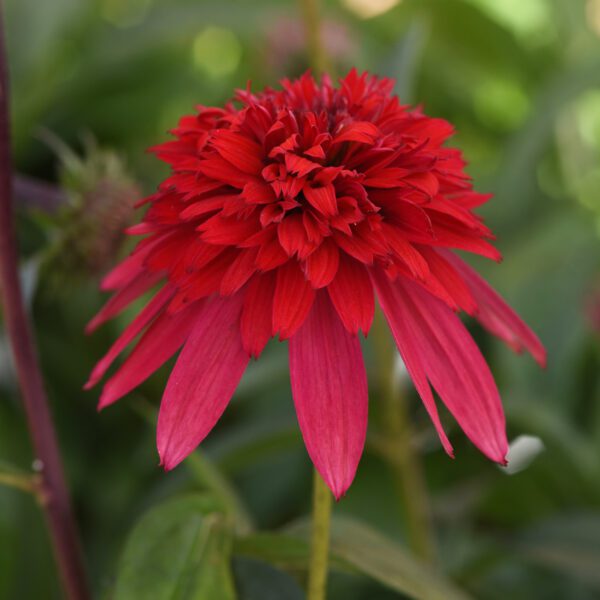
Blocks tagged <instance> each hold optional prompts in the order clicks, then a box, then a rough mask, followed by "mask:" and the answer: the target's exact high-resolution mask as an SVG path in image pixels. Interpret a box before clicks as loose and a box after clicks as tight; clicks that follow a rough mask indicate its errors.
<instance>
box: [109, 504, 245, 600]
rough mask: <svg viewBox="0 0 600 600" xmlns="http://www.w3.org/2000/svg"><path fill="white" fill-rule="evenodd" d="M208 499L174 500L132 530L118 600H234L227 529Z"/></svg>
mask: <svg viewBox="0 0 600 600" xmlns="http://www.w3.org/2000/svg"><path fill="white" fill-rule="evenodd" d="M217 509H218V505H216V504H215V502H214V501H213V500H212V498H211V497H210V496H187V497H183V498H176V499H174V500H170V501H168V502H165V503H164V504H161V505H160V506H157V507H155V508H153V509H152V510H150V512H148V513H147V514H146V515H145V516H144V517H142V519H141V520H140V521H139V523H138V524H137V525H136V526H135V528H134V529H133V531H132V533H131V535H130V537H129V540H128V541H127V545H126V547H125V551H124V554H123V556H122V558H121V561H120V567H119V573H118V578H117V585H116V592H115V599H116V600H144V599H148V600H167V599H168V600H216V599H217V598H218V599H219V600H234V599H235V598H236V594H235V591H234V584H233V578H232V574H231V571H230V564H229V559H230V549H231V535H232V532H231V524H230V523H229V522H228V520H227V519H226V517H225V516H224V515H223V514H221V513H219V512H217Z"/></svg>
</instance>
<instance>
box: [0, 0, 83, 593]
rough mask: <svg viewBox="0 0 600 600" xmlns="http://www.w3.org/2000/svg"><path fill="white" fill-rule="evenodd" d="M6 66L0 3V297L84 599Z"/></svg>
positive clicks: (60, 552)
mask: <svg viewBox="0 0 600 600" xmlns="http://www.w3.org/2000/svg"><path fill="white" fill-rule="evenodd" d="M8 93H9V91H8V68H7V63H6V50H5V44H4V24H3V19H2V13H1V5H0V293H1V295H2V303H3V306H4V321H5V325H6V328H7V331H8V334H9V337H10V340H11V346H12V350H13V354H14V359H15V365H16V369H17V375H18V378H19V381H20V386H21V393H22V396H23V403H24V405H25V412H26V416H27V422H28V427H29V432H30V435H31V439H32V442H33V446H34V451H35V455H36V457H37V458H38V460H39V461H40V464H41V470H40V473H39V477H40V484H39V485H40V494H39V497H40V500H41V506H42V508H43V510H44V513H45V516H46V521H47V523H48V526H49V529H50V537H51V539H52V543H53V547H54V554H55V556H56V561H57V563H58V567H59V572H60V575H61V577H62V581H63V585H64V588H65V591H66V593H67V597H68V598H70V599H71V600H86V599H87V598H89V597H90V596H89V593H88V589H87V583H86V577H85V572H84V568H83V562H82V558H81V552H80V546H79V540H78V537H77V530H76V527H75V521H74V519H73V515H72V511H71V503H70V499H69V494H68V491H67V486H66V482H65V477H64V474H63V468H62V464H61V460H60V455H59V451H58V444H57V441H56V434H55V431H54V427H53V424H52V420H51V417H50V410H49V408H48V401H47V397H46V392H45V390H44V384H43V380H42V375H41V371H40V368H39V365H38V361H37V356H36V352H35V347H34V342H33V336H32V333H31V329H30V325H29V321H28V318H27V315H26V313H25V308H24V305H23V297H22V293H21V284H20V281H19V276H18V270H17V265H18V252H17V241H16V235H15V231H14V228H13V221H12V202H11V200H12V198H11V196H12V167H11V152H10V124H9V99H8Z"/></svg>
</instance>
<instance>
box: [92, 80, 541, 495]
mask: <svg viewBox="0 0 600 600" xmlns="http://www.w3.org/2000/svg"><path fill="white" fill-rule="evenodd" d="M392 86H393V84H392V82H391V81H390V80H388V79H378V78H376V77H373V76H369V75H368V74H363V75H358V74H357V72H356V71H351V72H350V73H349V74H348V75H347V76H346V78H345V79H343V80H341V82H340V86H339V87H337V88H336V87H334V86H333V85H332V83H331V81H330V80H329V79H328V78H327V77H324V78H323V79H322V81H321V83H320V84H319V83H317V82H315V80H314V79H313V78H312V77H311V76H310V75H304V76H303V77H301V78H300V79H298V80H295V81H289V80H284V81H283V82H282V89H280V90H273V89H269V88H267V89H266V90H265V91H263V92H262V93H259V94H254V93H252V92H251V91H250V90H249V89H248V90H244V91H238V92H237V94H236V96H235V99H234V101H233V102H232V103H231V104H229V105H227V106H226V107H225V108H223V109H221V108H207V107H203V106H200V107H198V108H197V112H196V114H194V115H191V116H186V117H183V118H182V119H181V120H180V122H179V125H178V127H177V128H176V129H174V130H173V131H172V133H173V135H174V136H175V140H173V141H169V142H167V143H164V144H161V145H160V146H157V147H155V148H154V149H153V150H154V152H155V153H156V155H157V156H158V157H159V158H160V159H161V160H163V161H165V162H167V163H168V164H169V165H171V169H172V172H171V175H170V176H169V177H168V178H167V179H166V180H165V181H164V182H163V183H162V184H161V185H160V187H159V189H158V191H157V193H155V194H154V195H152V196H150V197H149V198H146V199H145V200H143V201H142V202H141V203H140V204H141V205H146V206H147V211H146V213H145V216H144V218H143V220H142V222H141V223H140V224H139V225H136V226H134V227H132V228H131V229H130V230H129V233H131V234H135V235H140V236H143V239H142V240H141V241H140V242H139V243H138V244H137V247H136V248H135V250H134V251H133V253H132V254H131V255H130V256H129V257H127V258H126V259H125V260H124V261H123V262H122V263H121V264H120V265H119V266H117V267H116V268H115V269H114V270H113V271H112V272H111V273H109V274H108V275H107V276H106V277H105V278H104V280H103V282H102V289H104V290H111V291H113V292H114V295H113V296H112V298H111V299H110V300H109V301H108V302H107V304H106V305H105V306H104V307H103V308H102V310H101V311H100V312H99V313H98V315H97V316H96V317H95V318H94V319H93V320H92V321H91V323H90V324H89V330H93V329H95V328H96V327H98V326H99V325H100V324H101V323H104V322H105V321H106V320H108V319H110V318H112V317H114V316H115V315H117V314H118V313H120V312H121V311H122V310H123V309H124V308H125V307H126V306H128V305H129V304H130V303H131V302H132V301H134V300H135V299H136V298H138V297H140V296H141V295H143V294H145V293H146V292H148V291H149V290H155V292H154V295H153V296H152V298H151V300H150V301H149V302H148V303H147V304H146V306H145V307H144V308H143V309H142V310H141V311H140V313H139V314H138V315H137V317H136V318H135V319H134V320H133V321H132V322H131V323H130V325H129V326H128V327H127V328H126V329H125V331H124V332H123V334H122V335H121V337H120V338H119V339H118V340H117V341H116V342H115V344H114V345H113V346H112V348H111V349H110V350H109V352H108V353H107V354H106V356H105V357H104V358H103V359H102V360H101V361H100V362H99V363H98V364H97V366H96V367H95V369H94V371H93V373H92V375H91V377H90V380H89V381H88V383H87V385H86V387H91V386H93V385H94V384H96V383H97V382H98V381H99V380H100V379H101V378H102V377H103V376H104V374H105V373H106V371H107V369H108V368H109V366H110V365H111V363H112V362H113V361H114V359H115V358H116V357H117V356H118V355H119V354H120V353H121V352H123V351H124V350H125V349H126V348H127V346H129V344H130V343H132V342H133V341H134V340H136V338H138V337H139V339H138V341H137V343H136V345H135V346H134V348H133V350H132V351H131V352H130V354H129V355H128V356H127V358H126V360H125V361H124V363H123V364H122V365H121V367H120V368H119V369H118V371H116V373H115V374H114V375H113V376H112V377H111V378H110V379H109V380H108V381H107V382H106V383H105V385H104V388H103V391H102V395H101V398H100V407H105V406H108V405H109V404H112V403H113V402H115V401H116V400H118V399H119V398H121V397H122V396H124V395H125V394H127V393H128V392H129V391H130V390H132V389H133V388H135V387H136V386H137V385H139V384H140V383H142V381H144V380H145V379H146V378H147V377H148V376H149V375H151V374H152V373H153V372H154V371H155V370H156V369H158V368H159V367H160V366H161V365H162V364H163V363H164V362H165V361H166V360H168V359H169V358H170V357H171V356H173V355H174V354H175V353H176V352H177V351H178V350H180V349H181V352H180V354H179V357H178V358H177V362H176V364H175V367H174V368H173V371H172V373H171V375H170V378H169V381H168V384H167V387H166V389H165V392H164V396H163V399H162V403H161V407H160V413H159V417H158V431H157V443H158V452H159V455H160V459H161V463H162V464H163V465H164V467H165V468H166V469H172V468H173V467H175V466H176V465H177V464H178V463H179V462H181V461H182V460H183V459H184V458H185V457H186V456H187V455H188V454H190V452H192V451H193V450H194V449H195V448H196V447H197V446H198V444H199V443H200V442H201V441H202V440H203V439H204V438H205V436H206V435H207V434H208V432H209V431H210V430H211V429H212V427H213V426H214V425H215V423H216V422H217V420H218V419H219V417H220V416H221V414H222V413H223V411H224V410H225V408H226V406H227V404H228V402H229V400H230V398H231V396H232V395H233V393H234V391H235V389H236V386H237V385H238V382H239V381H240V379H241V377H242V375H243V373H244V370H245V369H246V366H247V364H248V361H249V360H250V358H251V357H254V358H258V357H259V356H260V354H261V352H262V350H263V349H264V347H265V345H266V343H267V342H268V340H269V339H270V338H271V337H273V336H278V337H279V339H280V340H288V343H289V346H288V348H289V364H290V376H291V386H292V394H293V398H294V403H295V406H296V413H297V415H298V422H299V425H300V429H301V431H302V435H303V437H304V442H305V444H306V448H307V450H308V453H309V455H310V457H311V459H312V461H313V463H314V465H315V467H316V468H317V470H318V471H319V473H320V474H321V475H322V477H323V479H324V480H325V481H326V483H327V484H328V486H329V487H330V488H331V490H332V492H333V493H334V495H335V496H336V497H337V498H339V497H340V496H342V495H343V494H344V493H345V492H346V490H347V489H348V487H349V486H350V484H351V482H352V480H353V478H354V475H355V472H356V468H357V465H358V462H359V460H360V457H361V454H362V451H363V447H364V443H365V435H366V431H367V406H368V391H367V377H366V373H365V367H364V364H363V358H362V353H361V348H360V341H359V331H362V332H363V334H364V335H367V334H368V332H369V328H370V327H371V323H372V320H373V313H374V310H375V297H377V299H378V301H379V304H380V306H381V309H382V310H383V313H384V314H385V317H386V319H387V322H388V324H389V327H390V329H391V331H392V334H393V336H394V339H395V341H396V344H397V346H398V350H399V352H400V355H401V356H402V359H403V360H404V363H405V365H406V368H407V370H408V373H409V374H410V376H411V378H412V381H413V382H414V385H415V387H416V389H417V391H418V392H419V394H420V396H421V399H422V400H423V403H424V405H425V408H426V410H427V412H428V413H429V416H430V417H431V420H432V421H433V424H434V426H435V427H436V429H437V432H438V434H439V437H440V440H441V442H442V445H443V446H444V449H445V450H446V452H447V453H448V454H450V455H452V452H453V451H452V446H451V444H450V442H449V440H448V438H447V437H446V434H445V433H444V430H443V428H442V425H441V423H440V419H439V416H438V411H437V408H436V402H435V399H434V397H433V393H432V389H431V388H432V387H433V389H435V391H436V392H437V394H438V395H439V397H440V399H441V401H442V402H443V403H444V404H445V405H446V407H447V408H448V410H449V411H450V413H451V414H452V415H453V416H454V418H455V419H456V420H457V421H458V423H459V425H460V426H461V427H462V429H463V430H464V432H465V433H466V434H467V436H468V437H469V438H470V439H471V441H472V442H473V443H474V444H475V445H476V446H477V447H478V448H479V449H480V450H481V452H483V453H484V454H485V455H486V456H488V457H489V458H490V459H492V460H494V461H496V462H499V463H502V464H504V463H505V457H506V452H507V441H506V433H505V419H504V413H503V410H502V405H501V402H500V397H499V394H498V390H497V388H496V385H495V383H494V380H493V378H492V375H491V373H490V370H489V368H488V366H487V364H486V362H485V360H484V358H483V356H482V355H481V352H480V351H479V349H478V348H477V346H476V345H475V343H474V341H473V340H472V338H471V336H470V335H469V333H468V331H467V329H466V328H465V326H464V325H463V324H462V322H461V320H460V318H459V317H458V314H457V313H458V312H459V311H464V312H465V313H467V314H469V315H472V316H473V317H475V318H476V319H477V320H478V321H479V322H480V323H481V324H482V325H483V326H484V327H486V328H487V329H488V330H490V331H491V332H492V333H494V334H495V335H497V336H498V337H500V338H501V339H503V340H504V341H505V342H507V343H508V344H509V345H510V346H511V347H512V348H513V349H514V350H516V351H521V350H522V349H527V350H528V351H529V352H530V353H531V354H532V355H533V356H534V358H535V359H536V360H537V361H538V362H539V363H541V364H543V363H544V361H545V352H544V349H543V347H542V345H541V344H540V342H539V340H538V338H537V337H536V336H535V335H534V334H533V333H532V332H531V330H530V329H529V328H528V327H527V326H526V325H525V324H524V323H523V321H521V319H520V318H519V317H518V316H517V315H516V314H515V313H514V312H513V310H512V309H511V308H510V307H509V306H508V305H507V304H506V303H505V302H504V301H503V300H502V298H501V297H500V296H498V294H496V292H495V291H494V290H493V289H492V288H491V287H490V286H489V285H488V284H487V283H486V282H485V281H484V280H483V279H481V277H479V275H477V273H476V272H475V271H474V270H473V269H472V268H471V267H469V266H468V265H467V264H466V263H465V262H464V261H463V260H462V259H461V258H459V257H458V256H456V255H455V254H454V253H453V252H452V250H453V249H458V250H463V251H466V252H472V253H474V254H479V255H482V256H485V257H488V258H491V259H493V260H499V259H500V254H499V252H498V251H497V250H496V249H495V248H494V247H493V246H492V245H491V244H490V240H492V239H493V235H492V233H491V232H490V230H489V229H488V228H487V227H486V226H485V225H484V224H483V222H482V220H481V218H480V217H478V216H477V215H475V214H474V213H473V209H474V208H476V207H477V206H479V205H481V204H483V203H484V202H486V201H487V200H488V199H489V198H490V196H489V195H485V194H479V193H477V192H474V191H473V189H472V185H471V181H470V179H469V177H468V176H467V175H466V174H465V172H464V167H465V161H464V160H463V158H462V156H461V153H460V152H459V151H458V150H456V149H453V148H448V147H446V146H445V145H444V143H445V142H446V140H447V139H448V138H449V137H450V136H451V135H452V133H453V129H452V126H451V125H449V124H448V123H447V122H446V121H444V120H442V119H432V118H429V117H427V116H425V115H423V114H422V112H421V111H420V110H418V109H409V108H408V107H406V106H403V105H401V104H400V103H399V101H398V98H397V97H396V96H393V95H392Z"/></svg>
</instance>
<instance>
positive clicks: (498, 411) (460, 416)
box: [373, 273, 508, 464]
mask: <svg viewBox="0 0 600 600" xmlns="http://www.w3.org/2000/svg"><path fill="white" fill-rule="evenodd" d="M373 279H374V281H375V284H376V287H377V295H378V297H379V299H380V302H381V305H382V308H383V310H384V313H385V315H386V318H387V320H388V323H389V324H390V328H391V329H392V332H393V334H394V337H395V338H396V343H397V344H398V347H399V349H400V351H401V352H404V354H407V352H406V348H407V345H406V344H407V343H408V344H412V349H413V352H412V355H413V358H414V359H416V360H413V363H414V362H418V358H420V369H419V368H418V367H417V375H418V376H419V375H421V376H422V373H423V372H424V373H425V374H426V376H427V379H429V381H430V382H431V384H432V385H433V387H434V388H435V390H436V391H437V392H438V394H439V395H440V398H441V399H442V401H443V402H444V404H445V405H446V406H447V407H448V410H449V411H450V412H451V413H452V415H453V416H454V418H455V419H456V420H457V421H458V423H459V425H460V426H461V427H462V429H463V430H464V432H465V433H466V434H467V436H468V437H469V439H470V440H471V441H472V442H473V443H474V444H475V445H476V446H477V447H478V448H479V449H480V450H481V452H483V454H485V455H486V456H487V457H489V458H490V459H492V460H494V461H496V462H499V463H501V464H505V462H506V452H507V450H508V442H507V440H506V430H505V418H504V412H503V409H502V404H501V402H500V396H499V394H498V390H497V388H496V384H495V383H494V379H493V377H492V374H491V373H490V370H489V368H488V366H487V364H486V362H485V360H484V358H483V356H482V355H481V352H480V351H479V349H478V348H477V346H476V344H475V342H474V341H473V339H472V338H471V336H470V335H469V333H468V331H467V330H466V328H465V327H464V325H463V324H462V323H461V321H460V319H459V318H458V317H457V316H456V315H455V314H454V313H453V312H452V311H451V310H450V309H449V308H448V307H447V306H446V305H445V304H444V303H443V302H442V301H440V300H438V299H437V298H435V297H434V296H432V295H431V294H430V293H428V292H427V291H425V290H423V289H421V287H420V286H418V285H417V284H415V283H413V282H411V281H409V280H408V279H406V278H404V277H399V278H398V279H397V280H396V281H395V282H394V283H390V282H389V281H387V280H386V276H385V274H383V273H374V274H373ZM403 321H404V323H403ZM406 336H409V338H410V339H409V340H408V342H407V341H406V339H403V338H405V337H406ZM408 354H411V353H410V351H409V353H408ZM407 367H408V365H407ZM421 379H422V377H421ZM415 386H416V387H417V388H418V389H419V391H420V392H422V390H423V382H422V381H418V383H417V382H415ZM424 402H425V404H426V406H427V404H428V403H429V402H430V400H429V399H425V398H424ZM438 431H439V429H438Z"/></svg>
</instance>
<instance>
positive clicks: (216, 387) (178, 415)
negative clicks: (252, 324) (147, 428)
mask: <svg viewBox="0 0 600 600" xmlns="http://www.w3.org/2000/svg"><path fill="white" fill-rule="evenodd" d="M242 302H243V295H242V294H236V295H234V296H230V297H215V298H213V299H212V300H209V301H208V303H207V304H206V305H205V307H204V309H203V310H202V312H201V314H200V315H199V317H198V320H197V321H196V323H195V325H194V329H193V331H192V332H191V334H190V336H189V338H188V340H187V342H186V344H185V347H184V348H183V350H182V352H181V354H180V356H179V358H178V360H177V363H176V364H175V367H174V369H173V372H172V373H171V377H170V378H169V382H168V383H167V387H166V389H165V393H164V396H163V399H162V403H161V405H160V413H159V415H158V426H157V445H158V454H159V456H160V461H161V464H162V465H163V466H164V467H165V469H172V468H174V467H175V466H177V465H178V464H179V463H180V462H181V461H182V460H183V459H184V458H185V457H186V456H188V454H190V452H192V451H193V450H194V449H195V448H196V447H197V446H198V444H200V442H201V441H202V440H203V439H204V438H205V436H206V435H207V434H208V432H209V431H210V430H211V429H212V428H213V426H214V425H215V423H216V422H217V421H218V420H219V418H220V416H221V415H222V414H223V411H224V410H225V407H226V406H227V404H228V403H229V400H230V399H231V396H232V395H233V392H234V391H235V388H236V387H237V385H238V383H239V381H240V379H241V377H242V375H243V373H244V370H245V369H246V365H247V364H248V360H249V356H248V353H247V352H246V351H245V350H244V348H243V346H242V337H241V335H240V326H239V320H240V313H241V311H242Z"/></svg>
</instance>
